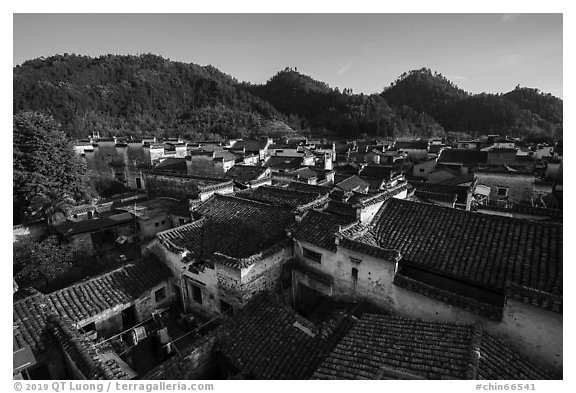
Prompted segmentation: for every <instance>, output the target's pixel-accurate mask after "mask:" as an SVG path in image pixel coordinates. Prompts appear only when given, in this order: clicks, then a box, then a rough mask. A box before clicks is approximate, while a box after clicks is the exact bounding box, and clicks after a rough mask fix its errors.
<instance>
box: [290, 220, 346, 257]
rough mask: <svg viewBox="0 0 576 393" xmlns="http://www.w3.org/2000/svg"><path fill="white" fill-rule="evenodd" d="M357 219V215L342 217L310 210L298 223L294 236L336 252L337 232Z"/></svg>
mask: <svg viewBox="0 0 576 393" xmlns="http://www.w3.org/2000/svg"><path fill="white" fill-rule="evenodd" d="M355 221H356V220H355V217H354V218H349V217H342V216H336V215H334V214H327V213H322V212H319V211H316V210H310V211H308V212H307V213H306V214H305V215H304V217H303V218H302V221H301V222H299V223H298V224H297V226H296V231H295V233H294V238H295V239H298V240H302V241H305V242H308V243H311V244H314V245H315V246H318V247H322V248H324V249H326V250H330V251H332V252H335V251H336V243H335V241H334V239H335V233H337V232H339V230H340V228H341V227H342V226H344V225H348V224H350V223H352V222H355Z"/></svg>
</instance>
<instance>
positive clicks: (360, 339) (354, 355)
mask: <svg viewBox="0 0 576 393" xmlns="http://www.w3.org/2000/svg"><path fill="white" fill-rule="evenodd" d="M398 373H404V375H408V376H412V377H415V378H418V377H419V378H426V379H510V380H523V379H551V378H554V377H556V376H555V375H553V374H551V373H549V372H548V371H546V370H544V369H542V368H539V367H538V366H536V365H534V364H533V363H531V362H529V361H528V360H526V359H525V358H524V357H522V356H521V355H519V354H518V353H517V352H516V351H515V350H514V348H512V347H510V346H508V345H506V344H504V343H503V342H501V341H499V340H498V339H496V338H494V337H492V336H490V335H488V334H486V333H484V332H483V331H482V330H481V329H480V328H479V327H477V326H465V325H456V324H451V323H440V322H426V321H418V320H414V319H408V318H403V317H399V316H393V315H377V314H364V315H363V316H362V317H361V318H360V319H359V321H358V322H357V323H356V324H355V325H354V326H353V327H352V329H350V330H349V331H348V333H347V334H346V335H345V336H344V338H343V339H342V340H341V341H340V343H339V344H338V345H337V346H336V348H335V349H334V350H333V351H332V353H331V354H330V355H329V356H328V357H327V358H326V359H325V360H324V361H323V362H322V363H321V365H320V366H319V367H318V369H317V371H316V372H315V373H314V376H313V378H315V379H380V378H382V379H385V378H386V377H387V376H390V375H392V376H395V375H398Z"/></svg>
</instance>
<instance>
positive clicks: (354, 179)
mask: <svg viewBox="0 0 576 393" xmlns="http://www.w3.org/2000/svg"><path fill="white" fill-rule="evenodd" d="M336 187H338V188H340V189H342V190H344V191H358V190H368V188H369V187H370V183H368V182H367V181H366V180H364V179H361V178H360V177H359V176H356V175H354V176H350V177H347V178H346V179H344V180H342V181H340V182H338V183H337V184H336Z"/></svg>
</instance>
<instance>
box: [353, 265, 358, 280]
mask: <svg viewBox="0 0 576 393" xmlns="http://www.w3.org/2000/svg"><path fill="white" fill-rule="evenodd" d="M352 281H354V282H356V281H358V269H356V268H355V267H353V268H352Z"/></svg>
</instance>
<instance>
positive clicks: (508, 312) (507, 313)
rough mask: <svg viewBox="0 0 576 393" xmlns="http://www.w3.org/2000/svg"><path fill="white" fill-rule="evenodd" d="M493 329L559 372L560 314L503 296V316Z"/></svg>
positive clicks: (535, 359)
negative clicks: (504, 299) (504, 304)
mask: <svg viewBox="0 0 576 393" xmlns="http://www.w3.org/2000/svg"><path fill="white" fill-rule="evenodd" d="M493 331H494V332H495V333H498V334H502V335H505V336H506V337H508V338H509V339H510V341H512V343H513V344H515V345H516V346H517V347H518V348H520V349H521V350H522V352H524V353H525V354H527V355H528V356H529V357H530V359H531V360H532V361H533V362H536V363H541V364H544V365H546V366H548V367H550V368H551V369H552V370H554V371H556V372H557V373H560V374H561V373H562V364H563V358H562V346H563V316H562V314H558V313H554V312H552V311H546V310H544V309H542V308H540V307H536V306H532V305H530V304H526V303H522V302H518V301H516V300H513V299H507V301H506V306H505V307H504V318H503V319H502V322H501V323H500V324H498V325H497V326H495V327H494V330H493Z"/></svg>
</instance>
